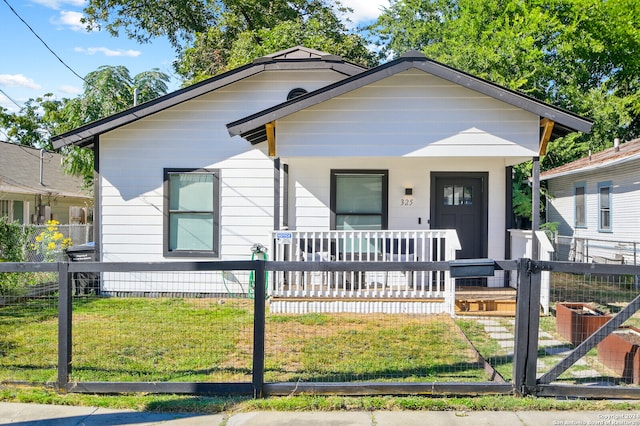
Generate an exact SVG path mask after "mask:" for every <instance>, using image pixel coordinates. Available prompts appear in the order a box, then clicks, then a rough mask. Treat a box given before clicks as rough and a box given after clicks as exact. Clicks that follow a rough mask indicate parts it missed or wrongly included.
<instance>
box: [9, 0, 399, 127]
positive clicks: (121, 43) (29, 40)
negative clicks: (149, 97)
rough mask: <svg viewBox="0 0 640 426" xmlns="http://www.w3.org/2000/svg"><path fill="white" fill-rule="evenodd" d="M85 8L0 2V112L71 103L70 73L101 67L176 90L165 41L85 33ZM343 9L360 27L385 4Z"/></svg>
mask: <svg viewBox="0 0 640 426" xmlns="http://www.w3.org/2000/svg"><path fill="white" fill-rule="evenodd" d="M85 4H86V1H85V0H0V57H1V59H0V106H1V107H4V108H6V109H8V110H9V111H10V112H17V111H19V109H20V107H22V106H23V105H24V102H25V101H27V100H28V99H30V98H37V97H39V96H42V95H44V94H45V93H52V94H53V95H54V96H55V97H56V98H58V99H61V98H73V97H75V96H77V95H78V94H80V93H82V89H83V87H82V84H83V82H82V80H81V79H80V78H79V77H78V76H76V75H75V74H74V73H76V74H78V75H80V76H82V77H84V76H85V75H87V74H88V73H89V72H91V71H95V70H96V69H98V67H100V66H102V65H124V66H125V67H127V69H128V70H129V73H130V74H131V75H132V76H133V75H136V74H138V73H140V72H143V71H148V70H151V69H153V68H158V69H159V70H160V71H162V72H165V73H167V74H169V75H171V76H173V78H172V82H171V83H170V85H169V90H170V91H173V90H176V89H178V88H179V87H180V82H179V79H178V77H177V76H176V75H175V73H174V72H173V69H172V66H171V64H172V62H173V60H174V59H175V53H174V50H173V48H171V46H170V45H169V43H168V42H167V41H166V40H164V39H154V40H153V41H152V42H151V43H148V44H138V43H137V42H136V41H134V40H130V39H128V38H127V37H126V35H121V36H120V37H118V38H116V37H112V36H111V35H109V34H108V33H106V32H105V31H92V32H87V31H86V30H85V28H84V26H83V25H82V24H81V23H80V18H82V9H83V7H84V6H85ZM342 4H343V5H345V6H348V7H351V8H352V9H354V12H353V14H351V15H349V18H350V20H351V21H352V24H351V25H358V24H362V23H366V22H370V21H372V20H373V19H375V18H376V17H377V16H378V14H379V13H380V10H381V7H383V6H388V4H389V3H388V0H343V1H342ZM12 8H13V10H15V12H16V13H17V15H19V16H20V17H18V16H16V13H14V11H12ZM20 18H22V20H24V21H25V22H26V24H28V26H29V27H31V29H32V30H33V32H32V31H31V29H29V27H28V26H27V25H26V24H25V23H24V22H22V20H21V19H20ZM34 32H35V34H37V36H36V35H34ZM38 37H39V38H40V39H42V41H41V40H39V39H38ZM43 42H44V43H46V45H47V46H48V47H49V48H50V50H52V51H53V52H55V54H56V55H57V56H58V57H59V58H60V59H61V60H62V61H60V60H59V59H58V58H57V57H56V56H55V55H54V54H53V53H51V52H50V50H49V49H48V48H47V47H46V46H45V45H44V44H43ZM62 62H64V64H66V66H65V65H64V64H63V63H62ZM67 66H68V67H67ZM1 137H2V135H1V134H0V138H1Z"/></svg>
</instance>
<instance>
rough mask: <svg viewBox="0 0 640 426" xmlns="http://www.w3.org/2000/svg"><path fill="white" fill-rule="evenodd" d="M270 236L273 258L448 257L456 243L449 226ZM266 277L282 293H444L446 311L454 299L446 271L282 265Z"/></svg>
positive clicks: (367, 259)
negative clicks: (287, 267) (337, 269)
mask: <svg viewBox="0 0 640 426" xmlns="http://www.w3.org/2000/svg"><path fill="white" fill-rule="evenodd" d="M272 241H273V247H272V250H271V253H272V256H271V257H272V260H275V261H306V262H322V261H325V262H330V261H336V262H430V261H448V260H453V259H455V253H456V250H459V249H460V242H459V240H458V236H457V234H456V232H455V231H454V230H426V231H424V230H420V231H275V232H274V233H273V238H272ZM271 283H272V284H271V288H270V295H271V296H274V297H283V298H311V299H313V298H317V299H320V298H325V299H326V298H331V299H341V298H348V299H387V300H388V299H445V301H446V303H447V304H450V306H451V307H450V309H451V311H450V312H453V306H454V303H455V302H454V298H455V297H454V296H455V294H454V293H455V285H454V283H453V280H452V279H451V278H450V277H449V272H448V271H370V272H369V271H365V272H361V271H351V272H344V271H340V272H335V271H312V272H303V271H287V272H276V273H275V278H274V279H273V280H272V281H271ZM447 311H449V309H447Z"/></svg>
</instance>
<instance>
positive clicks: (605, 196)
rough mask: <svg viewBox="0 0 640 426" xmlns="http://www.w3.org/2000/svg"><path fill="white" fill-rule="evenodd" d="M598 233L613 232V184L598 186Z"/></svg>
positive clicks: (602, 183) (606, 183)
mask: <svg viewBox="0 0 640 426" xmlns="http://www.w3.org/2000/svg"><path fill="white" fill-rule="evenodd" d="M598 231H601V232H611V182H601V183H599V184H598Z"/></svg>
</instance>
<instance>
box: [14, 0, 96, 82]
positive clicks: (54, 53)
mask: <svg viewBox="0 0 640 426" xmlns="http://www.w3.org/2000/svg"><path fill="white" fill-rule="evenodd" d="M2 1H4V2H5V4H6V5H7V6H9V9H11V11H12V12H13V14H14V15H16V16H17V17H18V19H20V20H21V21H22V23H23V24H25V25H26V26H27V28H29V31H31V32H32V33H33V35H34V36H36V37H37V38H38V40H40V41H41V42H42V44H44V47H46V48H47V50H49V52H51V53H52V54H53V56H55V57H56V58H57V59H58V60H59V61H60V63H61V64H62V65H64V66H65V67H67V69H68V70H69V71H71V72H72V73H73V74H74V75H75V76H76V77H78V78H79V79H80V80H82V81H84V82H85V83H86V82H87V81H86V80H85V79H84V78H83V77H82V76H81V75H80V74H78V73H77V72H75V71H74V70H73V68H71V67H70V66H69V65H67V64H66V63H65V62H64V61H63V60H62V58H60V56H58V54H57V53H56V52H54V51H53V49H51V48H50V47H49V45H48V44H47V43H46V42H45V41H44V40H43V39H42V37H40V36H39V35H38V34H37V33H36V32H35V31H34V30H33V28H31V26H30V25H29V24H28V23H27V21H25V20H24V19H22V17H21V16H20V15H19V14H18V12H16V10H15V9H14V8H13V6H11V5H10V4H9V2H8V1H7V0H2Z"/></svg>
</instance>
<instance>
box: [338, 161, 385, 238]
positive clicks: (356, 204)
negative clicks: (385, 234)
mask: <svg viewBox="0 0 640 426" xmlns="http://www.w3.org/2000/svg"><path fill="white" fill-rule="evenodd" d="M388 186H389V173H388V171H387V170H332V171H331V213H332V214H331V229H337V230H345V229H346V230H351V229H353V230H376V229H387V221H388V219H387V218H388V213H387V209H388V204H389V199H388Z"/></svg>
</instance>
